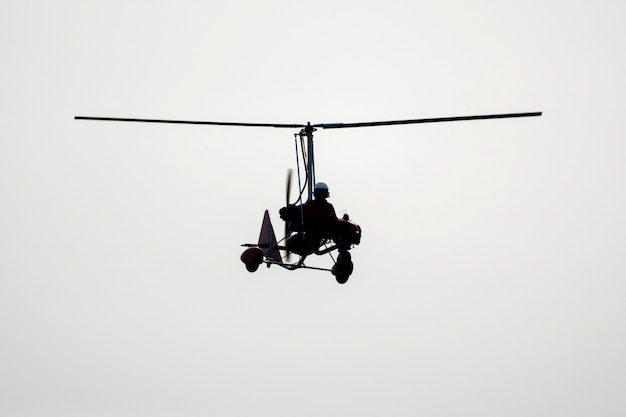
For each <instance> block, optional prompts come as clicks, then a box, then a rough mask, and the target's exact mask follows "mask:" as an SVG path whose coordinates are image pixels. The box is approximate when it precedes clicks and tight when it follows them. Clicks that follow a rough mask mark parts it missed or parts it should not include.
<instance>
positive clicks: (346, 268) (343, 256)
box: [331, 251, 354, 284]
mask: <svg viewBox="0 0 626 417" xmlns="http://www.w3.org/2000/svg"><path fill="white" fill-rule="evenodd" d="M353 269H354V265H353V264H352V256H350V252H348V251H345V252H340V253H339V256H338V257H337V262H336V263H335V265H333V269H332V271H331V272H332V274H333V275H334V276H335V279H336V280H337V282H338V283H340V284H345V283H346V282H348V278H350V275H351V274H352V270H353Z"/></svg>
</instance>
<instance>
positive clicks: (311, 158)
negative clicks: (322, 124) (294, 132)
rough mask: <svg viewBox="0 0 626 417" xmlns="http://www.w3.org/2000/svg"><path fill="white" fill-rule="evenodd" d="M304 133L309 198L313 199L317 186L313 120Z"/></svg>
mask: <svg viewBox="0 0 626 417" xmlns="http://www.w3.org/2000/svg"><path fill="white" fill-rule="evenodd" d="M302 131H303V132H304V134H305V135H306V148H307V152H306V155H307V169H306V175H307V184H308V185H307V187H308V188H307V191H308V199H307V200H311V199H312V198H313V189H314V187H315V153H314V151H313V132H315V128H314V127H313V126H311V122H308V123H307V124H306V127H305V128H304V129H302Z"/></svg>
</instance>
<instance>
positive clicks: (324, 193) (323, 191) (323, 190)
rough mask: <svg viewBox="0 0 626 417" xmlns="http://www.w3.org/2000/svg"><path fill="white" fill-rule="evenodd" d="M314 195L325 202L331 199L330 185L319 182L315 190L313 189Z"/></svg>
mask: <svg viewBox="0 0 626 417" xmlns="http://www.w3.org/2000/svg"><path fill="white" fill-rule="evenodd" d="M313 195H314V196H315V198H316V199H317V200H323V199H326V198H328V197H330V193H329V192H328V185H326V183H325V182H318V183H317V184H315V188H313Z"/></svg>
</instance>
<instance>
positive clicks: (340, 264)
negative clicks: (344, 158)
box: [74, 112, 542, 284]
mask: <svg viewBox="0 0 626 417" xmlns="http://www.w3.org/2000/svg"><path fill="white" fill-rule="evenodd" d="M541 114H542V112H527V113H504V114H486V115H475V116H455V117H437V118H427V119H407V120H387V121H379V122H359V123H315V124H311V123H307V124H280V123H238V122H207V121H192V120H167V119H135V118H118V117H93V116H75V117H74V119H76V120H99V121H117V122H140V123H170V124H195V125H216V126H242V127H244V126H245V127H273V128H288V129H299V131H298V133H296V134H295V135H294V140H295V142H296V157H297V158H296V161H297V176H298V190H299V193H298V196H297V198H296V199H295V201H293V202H291V198H290V190H291V182H292V172H293V171H292V170H289V172H288V175H287V191H286V205H285V207H283V208H281V210H280V217H281V219H282V220H284V221H285V233H284V237H283V238H282V239H281V240H280V241H278V240H277V239H276V234H275V232H274V228H273V226H272V223H271V220H270V216H269V212H268V210H266V211H265V214H264V217H263V223H262V225H261V233H260V235H259V240H258V242H257V243H254V244H253V243H245V244H243V245H242V246H244V247H246V249H245V250H244V252H243V253H242V254H241V261H242V262H243V263H244V264H245V266H246V269H247V270H248V271H250V272H255V271H256V270H257V269H258V268H259V266H260V265H261V264H266V265H267V266H268V267H270V266H272V265H278V266H280V267H282V268H285V269H288V270H292V271H293V270H296V269H304V268H306V269H315V270H321V271H328V272H331V273H332V274H333V275H334V277H335V279H336V280H337V282H338V283H340V284H344V283H346V282H347V281H348V278H349V277H350V275H351V274H352V272H353V268H354V267H353V263H352V259H351V255H350V250H351V249H352V248H353V247H354V246H356V245H358V244H359V243H360V242H361V227H360V226H359V225H357V224H356V223H354V222H352V221H351V220H350V219H349V217H348V215H347V214H345V215H344V216H343V217H342V218H337V216H336V213H335V211H334V209H333V208H332V205H330V203H328V202H326V198H327V197H328V195H329V193H328V186H327V185H326V184H325V183H321V182H316V178H315V159H314V156H315V153H314V147H313V133H314V132H315V131H316V130H317V129H342V128H351V127H372V126H391V125H405V124H418V123H437V122H455V121H467V120H485V119H504V118H519V117H534V116H541ZM301 163H302V166H301ZM305 196H306V200H305ZM281 252H282V254H281ZM291 253H294V254H296V255H298V257H299V258H298V259H297V260H296V261H294V262H292V261H291V257H290V255H291ZM310 255H329V256H330V257H331V258H332V260H333V262H334V264H333V267H332V268H323V267H317V266H310V265H307V264H305V260H307V259H308V257H309V256H310Z"/></svg>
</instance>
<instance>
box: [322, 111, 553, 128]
mask: <svg viewBox="0 0 626 417" xmlns="http://www.w3.org/2000/svg"><path fill="white" fill-rule="evenodd" d="M541 113H542V112H530V113H505V114H485V115H478V116H456V117H435V118H430V119H409V120H388V121H382V122H362V123H320V124H315V125H313V127H319V128H322V129H339V128H344V127H369V126H391V125H410V124H416V123H437V122H458V121H463V120H484V119H507V118H513V117H533V116H541Z"/></svg>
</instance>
